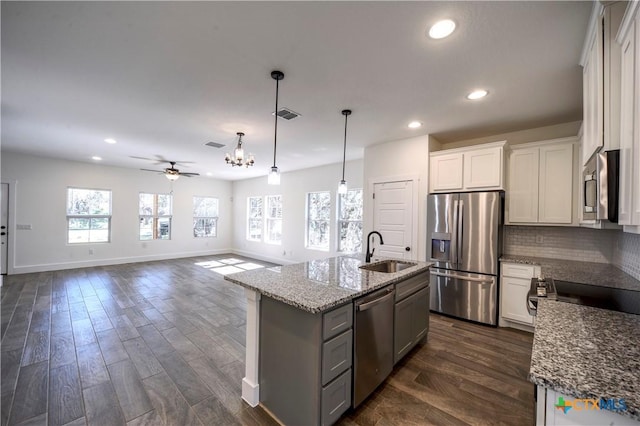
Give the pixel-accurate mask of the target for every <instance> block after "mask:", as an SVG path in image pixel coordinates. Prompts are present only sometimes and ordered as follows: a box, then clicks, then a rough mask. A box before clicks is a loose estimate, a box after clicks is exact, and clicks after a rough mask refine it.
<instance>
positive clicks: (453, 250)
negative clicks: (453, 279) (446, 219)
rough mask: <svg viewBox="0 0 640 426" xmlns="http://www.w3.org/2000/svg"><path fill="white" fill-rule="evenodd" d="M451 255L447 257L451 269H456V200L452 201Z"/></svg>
mask: <svg viewBox="0 0 640 426" xmlns="http://www.w3.org/2000/svg"><path fill="white" fill-rule="evenodd" d="M451 231H452V232H451V233H452V235H451V254H450V255H449V257H450V259H449V260H450V261H451V264H452V265H453V268H454V269H455V268H457V267H458V258H457V256H458V200H453V223H452V224H451Z"/></svg>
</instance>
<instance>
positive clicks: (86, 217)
mask: <svg viewBox="0 0 640 426" xmlns="http://www.w3.org/2000/svg"><path fill="white" fill-rule="evenodd" d="M73 190H81V191H95V192H106V193H108V194H109V213H108V214H69V207H70V205H69V202H70V195H71V191H73ZM66 213H67V214H66V220H67V232H66V234H67V244H70V245H78V244H108V243H111V217H112V215H113V191H112V190H111V189H104V188H80V187H77V186H68V187H67V202H66ZM74 219H82V220H89V228H88V229H87V231H88V232H89V234H88V235H89V238H88V241H77V242H73V241H71V240H70V239H69V231H70V230H71V229H70V223H71V220H74ZM94 219H107V240H106V241H91V230H92V228H91V224H92V222H93V220H94ZM74 230H82V229H75V228H74Z"/></svg>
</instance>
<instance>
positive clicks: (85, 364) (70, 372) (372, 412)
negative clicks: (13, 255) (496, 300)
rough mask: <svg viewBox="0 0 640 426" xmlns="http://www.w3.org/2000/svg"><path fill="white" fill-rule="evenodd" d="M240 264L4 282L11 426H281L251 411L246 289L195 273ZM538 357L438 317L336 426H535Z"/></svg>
mask: <svg viewBox="0 0 640 426" xmlns="http://www.w3.org/2000/svg"><path fill="white" fill-rule="evenodd" d="M229 257H234V258H237V259H243V258H242V257H240V256H231V255H228V256H207V257H200V258H188V259H176V260H171V261H161V262H146V263H135V264H126V265H114V266H105V267H95V268H84V269H74V270H67V271H55V272H42V273H33V274H22V275H13V276H7V277H5V280H4V286H3V288H2V291H1V294H2V303H1V309H0V316H1V322H0V324H1V328H0V331H1V334H2V341H1V349H0V357H1V363H2V365H1V380H2V381H1V405H2V406H1V417H0V420H1V425H2V426H4V425H7V424H9V425H18V424H33V425H39V424H50V425H65V424H70V425H85V424H88V425H100V426H102V425H124V424H127V425H188V424H189V425H190V424H195V425H233V424H242V425H275V424H277V423H276V422H275V421H274V420H273V419H272V418H271V417H269V415H268V414H267V413H266V412H265V411H264V410H263V409H262V408H260V407H258V408H251V407H250V406H248V405H247V404H246V403H244V402H243V401H242V400H241V398H240V392H241V380H242V377H243V376H244V344H245V342H244V338H245V300H244V293H243V290H242V288H240V287H239V286H236V285H234V284H231V283H229V282H227V281H224V279H223V276H222V275H220V274H217V273H215V272H212V271H211V270H209V269H207V268H205V267H202V266H198V265H197V263H201V262H206V261H212V260H220V259H224V258H229ZM243 260H247V261H250V262H253V263H255V264H263V265H266V264H265V263H263V262H258V261H255V260H248V259H243ZM267 266H269V265H267ZM531 344H532V336H531V335H530V334H527V333H524V332H519V331H515V330H511V329H495V328H490V327H484V326H480V325H475V324H471V323H467V322H463V321H457V320H454V319H450V318H447V317H442V316H439V315H434V314H432V315H431V328H430V331H429V336H428V341H427V342H426V343H425V344H423V345H421V346H420V347H418V348H416V349H415V350H414V351H413V352H411V353H410V354H409V355H408V356H407V357H406V358H405V359H404V360H403V361H402V362H401V364H400V365H399V366H397V368H396V369H395V370H394V372H393V373H392V375H391V376H390V377H389V378H388V379H387V381H386V382H385V383H384V384H383V385H382V386H381V387H380V388H379V389H378V390H377V391H376V392H375V393H374V394H373V395H372V396H371V397H370V398H369V399H368V400H367V401H366V402H365V403H364V404H363V405H362V406H361V407H359V408H358V410H356V411H351V412H349V413H347V414H346V415H345V416H344V417H343V418H342V419H341V420H340V422H339V423H341V424H344V425H360V426H365V425H407V424H414V425H426V424H434V425H448V424H450V425H459V424H460V425H477V424H504V425H530V424H533V412H534V400H533V385H532V384H531V383H529V382H528V381H527V380H526V377H527V372H528V369H529V360H530V355H531Z"/></svg>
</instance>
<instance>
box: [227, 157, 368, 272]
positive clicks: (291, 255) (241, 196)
mask: <svg viewBox="0 0 640 426" xmlns="http://www.w3.org/2000/svg"><path fill="white" fill-rule="evenodd" d="M341 177H342V163H336V164H330V165H327V166H321V167H313V168H310V169H304V170H297V171H293V172H288V173H282V175H281V180H280V185H278V186H274V185H269V184H267V177H266V176H263V177H259V178H255V179H247V180H241V181H235V182H234V183H233V216H234V218H235V221H234V228H233V247H234V251H235V252H237V253H238V254H243V255H246V256H250V257H253V258H256V259H261V260H267V261H270V262H276V263H293V262H301V261H307V260H312V259H321V258H325V257H331V256H336V255H337V253H336V246H337V240H338V237H337V233H336V223H337V219H336V213H337V208H336V206H337V204H336V196H337V190H338V183H339V182H340V178H341ZM345 179H346V181H347V184H348V186H349V189H357V188H363V180H362V160H356V161H348V162H347V164H346V170H345ZM363 189H364V188H363ZM315 191H330V192H331V205H332V206H333V208H332V213H331V228H330V232H331V250H329V251H321V250H311V249H307V248H306V247H305V222H306V194H307V193H308V192H315ZM265 195H282V216H283V229H282V244H280V245H276V244H268V243H264V242H254V241H247V239H246V227H247V223H246V218H247V197H253V196H265Z"/></svg>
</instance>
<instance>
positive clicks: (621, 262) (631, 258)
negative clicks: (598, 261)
mask: <svg viewBox="0 0 640 426" xmlns="http://www.w3.org/2000/svg"><path fill="white" fill-rule="evenodd" d="M612 263H613V264H614V265H616V266H617V267H618V268H620V269H622V270H623V271H624V272H626V273H627V274H629V275H631V276H632V277H634V278H636V279H638V280H640V235H638V234H628V233H625V232H618V235H617V238H616V241H615V243H614V246H613V261H612Z"/></svg>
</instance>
